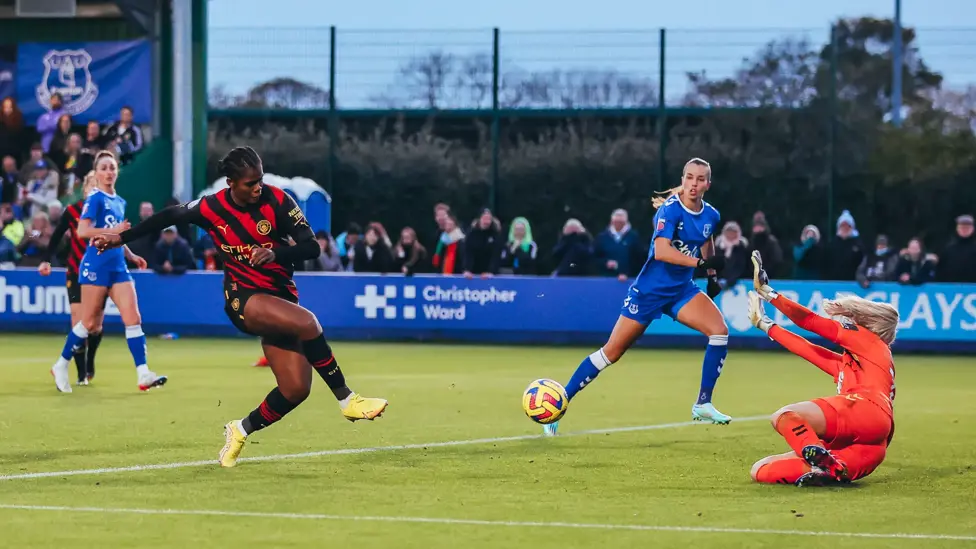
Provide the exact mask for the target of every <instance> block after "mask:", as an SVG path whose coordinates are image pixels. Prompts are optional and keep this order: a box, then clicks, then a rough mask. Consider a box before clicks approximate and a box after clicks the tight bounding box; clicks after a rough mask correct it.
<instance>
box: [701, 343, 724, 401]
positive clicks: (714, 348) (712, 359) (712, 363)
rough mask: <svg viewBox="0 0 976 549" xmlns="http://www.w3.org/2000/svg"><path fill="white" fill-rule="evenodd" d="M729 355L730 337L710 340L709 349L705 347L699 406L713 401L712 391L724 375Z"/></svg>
mask: <svg viewBox="0 0 976 549" xmlns="http://www.w3.org/2000/svg"><path fill="white" fill-rule="evenodd" d="M728 354H729V336H727V335H717V336H711V337H709V338H708V347H705V360H704V362H702V379H701V391H700V392H699V393H698V404H707V403H709V402H711V401H712V391H713V390H714V389H715V382H717V381H718V376H719V375H721V374H722V366H724V365H725V357H726V356H728Z"/></svg>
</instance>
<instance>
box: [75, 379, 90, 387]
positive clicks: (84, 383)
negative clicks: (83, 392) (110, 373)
mask: <svg viewBox="0 0 976 549" xmlns="http://www.w3.org/2000/svg"><path fill="white" fill-rule="evenodd" d="M87 385H91V378H88V377H83V378H81V379H79V380H78V386H79V387H84V386H87Z"/></svg>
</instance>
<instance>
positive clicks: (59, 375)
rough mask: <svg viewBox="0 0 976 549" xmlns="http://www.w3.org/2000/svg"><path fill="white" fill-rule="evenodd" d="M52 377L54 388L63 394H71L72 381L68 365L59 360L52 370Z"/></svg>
mask: <svg viewBox="0 0 976 549" xmlns="http://www.w3.org/2000/svg"><path fill="white" fill-rule="evenodd" d="M51 375H52V376H54V386H55V387H57V389H58V391H60V392H62V393H70V392H71V381H70V380H69V378H68V363H67V362H66V361H64V360H58V361H57V362H55V363H54V366H53V367H52V368H51Z"/></svg>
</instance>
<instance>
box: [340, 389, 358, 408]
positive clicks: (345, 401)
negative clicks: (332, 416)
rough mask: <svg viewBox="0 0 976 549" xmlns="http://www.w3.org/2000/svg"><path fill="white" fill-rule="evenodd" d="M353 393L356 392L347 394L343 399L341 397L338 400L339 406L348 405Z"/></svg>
mask: <svg viewBox="0 0 976 549" xmlns="http://www.w3.org/2000/svg"><path fill="white" fill-rule="evenodd" d="M355 394H356V393H349V396H347V397H346V398H344V399H342V400H340V401H339V407H340V408H345V407H346V406H349V403H350V402H352V397H353V396H354V395H355Z"/></svg>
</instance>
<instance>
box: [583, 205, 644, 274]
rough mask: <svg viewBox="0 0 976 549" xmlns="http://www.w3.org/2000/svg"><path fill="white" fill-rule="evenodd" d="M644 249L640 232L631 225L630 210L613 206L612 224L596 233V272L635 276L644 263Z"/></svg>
mask: <svg viewBox="0 0 976 549" xmlns="http://www.w3.org/2000/svg"><path fill="white" fill-rule="evenodd" d="M645 253H646V250H645V249H644V245H643V244H642V243H641V240H640V235H639V234H638V233H637V231H635V230H634V229H633V227H631V225H630V221H629V216H628V215H627V210H624V209H617V210H614V211H613V214H612V215H611V216H610V225H608V226H607V228H606V229H604V230H603V232H601V233H600V234H598V235H597V237H596V245H595V247H594V250H593V254H594V257H593V260H594V262H595V266H596V268H597V273H598V274H599V275H600V276H615V277H617V278H619V279H620V280H627V279H628V278H631V277H635V276H637V273H639V272H640V270H641V267H642V266H643V265H644V254H645Z"/></svg>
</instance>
